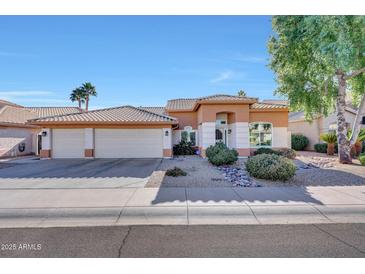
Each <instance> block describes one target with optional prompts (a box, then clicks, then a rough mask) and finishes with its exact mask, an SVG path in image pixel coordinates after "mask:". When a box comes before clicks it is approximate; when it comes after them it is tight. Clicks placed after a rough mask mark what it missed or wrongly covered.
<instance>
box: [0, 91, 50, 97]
mask: <svg viewBox="0 0 365 274" xmlns="http://www.w3.org/2000/svg"><path fill="white" fill-rule="evenodd" d="M50 94H53V92H52V91H41V90H11V91H0V98H1V97H7V98H9V97H28V96H42V95H50Z"/></svg>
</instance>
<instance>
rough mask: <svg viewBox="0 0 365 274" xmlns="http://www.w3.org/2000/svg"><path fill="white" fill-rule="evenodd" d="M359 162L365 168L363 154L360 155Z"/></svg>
mask: <svg viewBox="0 0 365 274" xmlns="http://www.w3.org/2000/svg"><path fill="white" fill-rule="evenodd" d="M359 161H360V163H361V164H362V165H363V166H365V153H361V154H360V155H359Z"/></svg>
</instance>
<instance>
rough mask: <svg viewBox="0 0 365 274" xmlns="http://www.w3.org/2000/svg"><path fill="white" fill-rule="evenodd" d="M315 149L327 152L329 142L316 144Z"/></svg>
mask: <svg viewBox="0 0 365 274" xmlns="http://www.w3.org/2000/svg"><path fill="white" fill-rule="evenodd" d="M314 150H315V151H316V152H319V153H327V144H326V143H319V144H315V145H314Z"/></svg>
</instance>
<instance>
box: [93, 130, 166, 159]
mask: <svg viewBox="0 0 365 274" xmlns="http://www.w3.org/2000/svg"><path fill="white" fill-rule="evenodd" d="M95 157H96V158H160V157H162V129H95Z"/></svg>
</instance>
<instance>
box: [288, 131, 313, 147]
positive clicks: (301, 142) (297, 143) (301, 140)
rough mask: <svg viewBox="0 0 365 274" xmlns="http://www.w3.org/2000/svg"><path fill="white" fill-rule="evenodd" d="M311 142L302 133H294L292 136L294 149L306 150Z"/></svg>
mask: <svg viewBox="0 0 365 274" xmlns="http://www.w3.org/2000/svg"><path fill="white" fill-rule="evenodd" d="M308 144H309V140H308V138H307V137H305V136H304V135H301V134H292V136H291V148H292V149H294V150H304V148H305V147H306V146H307V145H308Z"/></svg>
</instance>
